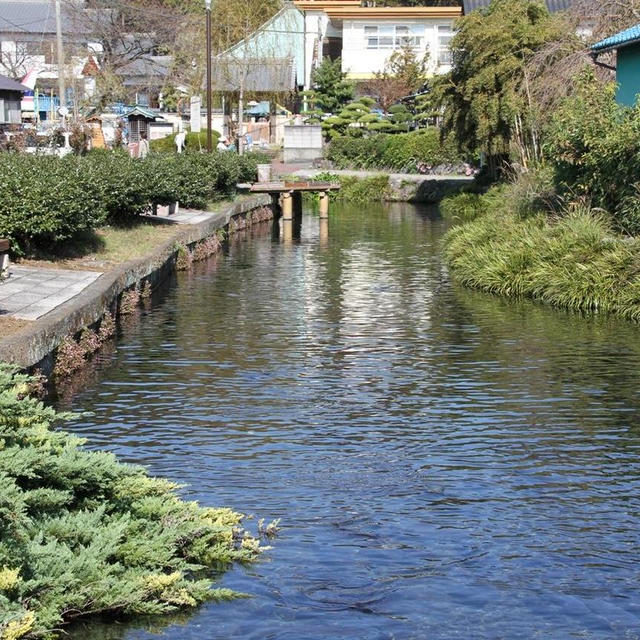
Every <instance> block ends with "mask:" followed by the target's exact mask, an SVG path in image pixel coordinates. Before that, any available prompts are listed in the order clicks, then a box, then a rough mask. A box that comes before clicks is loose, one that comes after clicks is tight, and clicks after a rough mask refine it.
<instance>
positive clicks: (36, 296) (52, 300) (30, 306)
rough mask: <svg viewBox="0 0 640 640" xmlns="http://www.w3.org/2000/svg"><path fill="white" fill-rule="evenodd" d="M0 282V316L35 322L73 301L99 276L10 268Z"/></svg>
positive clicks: (96, 273) (17, 266) (88, 272)
mask: <svg viewBox="0 0 640 640" xmlns="http://www.w3.org/2000/svg"><path fill="white" fill-rule="evenodd" d="M9 272H10V277H9V278H8V279H7V280H5V281H3V282H2V283H0V315H3V314H6V315H9V316H12V317H14V318H20V319H21V320H37V319H38V318H40V317H41V316H43V315H45V314H46V313H49V312H50V311H53V309H55V308H56V307H58V306H60V305H61V304H63V303H64V302H66V301H67V300H71V298H75V296H77V295H78V294H79V293H81V292H82V291H83V290H84V289H86V288H87V287H88V286H89V285H90V284H91V283H92V282H95V281H96V280H97V279H98V278H99V277H100V276H101V275H102V274H101V273H100V272H97V271H70V270H65V269H41V268H39V267H23V266H19V265H12V266H11V267H10V269H9Z"/></svg>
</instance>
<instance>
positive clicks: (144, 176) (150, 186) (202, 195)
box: [0, 151, 264, 255]
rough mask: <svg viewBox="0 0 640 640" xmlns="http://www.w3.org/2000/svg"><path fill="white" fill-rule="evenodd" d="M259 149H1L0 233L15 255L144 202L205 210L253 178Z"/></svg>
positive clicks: (127, 214)
mask: <svg viewBox="0 0 640 640" xmlns="http://www.w3.org/2000/svg"><path fill="white" fill-rule="evenodd" d="M263 160H264V157H263V156H262V155H261V154H247V155H245V156H242V157H240V156H238V155H236V154H234V153H216V152H214V153H212V154H206V153H183V154H180V155H178V154H160V153H152V154H150V155H149V156H148V157H147V158H145V159H144V160H139V159H132V158H130V157H129V156H128V155H127V154H126V153H125V152H110V151H94V152H91V153H89V154H87V155H86V156H84V157H77V156H67V157H65V158H62V159H60V158H56V157H50V156H30V155H21V154H13V153H7V154H1V155H0V237H3V238H9V239H10V240H11V241H12V249H13V251H14V253H16V254H18V255H20V254H24V253H25V252H28V251H30V250H31V249H35V248H37V247H43V246H44V247H46V248H47V249H51V248H55V245H56V244H57V243H61V242H66V241H69V239H70V238H72V237H73V236H74V234H76V233H77V232H80V231H86V230H89V229H94V228H96V227H99V226H100V225H102V224H104V223H106V222H109V223H117V222H122V221H126V220H129V219H130V218H131V217H132V216H136V215H139V214H140V213H142V212H143V211H144V210H145V209H146V208H147V207H148V206H149V204H150V203H157V204H168V203H171V202H175V201H179V202H180V204H181V205H182V206H185V207H194V208H204V207H206V206H207V204H208V203H209V202H211V201H214V200H218V199H221V198H225V197H229V196H232V195H233V194H234V193H235V189H236V184H237V183H238V182H250V181H254V180H255V179H256V177H257V165H258V163H259V162H261V161H263Z"/></svg>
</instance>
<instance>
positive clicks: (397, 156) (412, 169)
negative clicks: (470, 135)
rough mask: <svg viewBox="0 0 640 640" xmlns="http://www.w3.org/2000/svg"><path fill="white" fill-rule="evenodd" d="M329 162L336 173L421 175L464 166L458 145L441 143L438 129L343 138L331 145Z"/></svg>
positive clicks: (431, 128) (327, 153) (328, 156)
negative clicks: (431, 170)
mask: <svg viewBox="0 0 640 640" xmlns="http://www.w3.org/2000/svg"><path fill="white" fill-rule="evenodd" d="M326 157H327V159H328V160H329V161H330V162H331V163H332V165H333V166H334V167H335V168H336V169H375V170H381V171H389V172H398V173H420V171H421V170H424V169H425V168H427V167H428V168H429V169H435V168H436V167H443V166H444V167H446V166H449V167H451V166H456V165H460V164H462V160H461V156H460V154H459V153H458V151H457V149H456V148H455V145H454V144H453V143H452V142H451V141H449V140H444V141H442V140H441V139H440V132H439V131H438V129H436V128H435V127H427V128H425V129H419V130H417V131H413V132H411V133H398V134H385V133H379V134H376V135H373V136H368V137H353V136H341V137H338V138H334V139H333V140H332V141H331V142H330V143H329V145H328V148H327V152H326Z"/></svg>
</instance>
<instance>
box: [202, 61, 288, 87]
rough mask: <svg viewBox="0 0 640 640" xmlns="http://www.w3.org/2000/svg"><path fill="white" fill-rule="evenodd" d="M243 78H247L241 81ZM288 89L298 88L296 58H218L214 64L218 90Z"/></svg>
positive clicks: (214, 76) (215, 83)
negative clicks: (241, 88)
mask: <svg viewBox="0 0 640 640" xmlns="http://www.w3.org/2000/svg"><path fill="white" fill-rule="evenodd" d="M243 79H244V82H241V81H242V80H243ZM241 84H244V89H245V91H256V92H277V93H287V92H289V91H293V90H294V89H295V88H296V67H295V61H294V60H293V58H276V59H273V60H265V59H251V60H238V59H234V58H227V59H222V58H217V60H216V64H215V65H214V74H213V86H214V88H215V89H216V90H218V91H238V90H239V89H240V85H241Z"/></svg>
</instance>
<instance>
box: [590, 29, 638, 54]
mask: <svg viewBox="0 0 640 640" xmlns="http://www.w3.org/2000/svg"><path fill="white" fill-rule="evenodd" d="M634 42H640V24H637V25H636V26H635V27H630V28H629V29H625V30H624V31H621V32H620V33H616V34H615V35H613V36H609V37H608V38H605V39H604V40H600V42H596V43H595V44H594V45H593V46H592V47H591V48H592V49H593V50H594V51H607V50H609V49H621V48H622V47H626V46H628V45H630V44H633V43H634Z"/></svg>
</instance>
